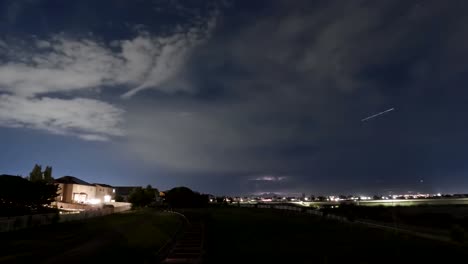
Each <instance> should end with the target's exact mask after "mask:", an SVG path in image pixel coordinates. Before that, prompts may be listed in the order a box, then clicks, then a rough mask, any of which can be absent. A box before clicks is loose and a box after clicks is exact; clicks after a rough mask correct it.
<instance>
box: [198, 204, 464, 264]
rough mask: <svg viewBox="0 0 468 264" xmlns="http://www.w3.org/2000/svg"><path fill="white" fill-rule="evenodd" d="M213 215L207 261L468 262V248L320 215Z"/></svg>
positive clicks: (240, 211)
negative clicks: (328, 218) (343, 221)
mask: <svg viewBox="0 0 468 264" xmlns="http://www.w3.org/2000/svg"><path fill="white" fill-rule="evenodd" d="M210 212H211V213H210V218H209V219H210V220H209V221H208V224H207V227H208V234H207V255H206V259H207V262H208V263H410V262H412V263H452V262H454V263H464V262H465V261H466V260H468V252H467V249H466V248H460V247H457V246H455V245H452V244H445V243H442V242H436V241H432V240H424V239H419V238H415V237H411V236H407V235H403V234H396V233H394V232H390V231H382V230H377V229H369V228H367V227H363V226H359V225H351V224H345V223H339V222H334V221H331V220H325V219H322V218H319V217H315V216H308V215H297V214H293V213H288V212H283V211H272V210H269V209H248V208H224V209H223V208H219V209H212V210H210ZM455 260H463V261H462V262H459V261H455Z"/></svg>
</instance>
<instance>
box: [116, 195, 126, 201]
mask: <svg viewBox="0 0 468 264" xmlns="http://www.w3.org/2000/svg"><path fill="white" fill-rule="evenodd" d="M115 201H116V202H125V199H124V197H123V196H122V195H120V194H116V195H115Z"/></svg>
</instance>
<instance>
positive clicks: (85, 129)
mask: <svg viewBox="0 0 468 264" xmlns="http://www.w3.org/2000/svg"><path fill="white" fill-rule="evenodd" d="M123 113H124V112H123V110H121V109H119V108H117V107H115V106H113V105H111V104H108V103H105V102H101V101H97V100H92V99H84V98H75V99H71V100H65V99H57V98H48V97H42V98H35V99H31V98H24V97H19V96H14V95H6V94H4V95H1V96H0V126H5V127H25V128H32V129H38V130H43V131H47V132H50V133H54V134H63V135H69V134H71V135H75V136H78V137H79V138H81V139H84V140H92V141H106V140H108V139H109V137H111V136H122V135H124V131H123V130H122V129H121V128H120V127H119V126H120V123H121V122H122V115H123Z"/></svg>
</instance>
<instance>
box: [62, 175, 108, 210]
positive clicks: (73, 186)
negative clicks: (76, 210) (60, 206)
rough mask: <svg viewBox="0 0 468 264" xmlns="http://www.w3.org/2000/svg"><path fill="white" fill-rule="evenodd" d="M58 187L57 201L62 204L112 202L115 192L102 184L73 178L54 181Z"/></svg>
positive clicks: (66, 177)
mask: <svg viewBox="0 0 468 264" xmlns="http://www.w3.org/2000/svg"><path fill="white" fill-rule="evenodd" d="M54 183H55V184H57V185H58V186H59V191H58V196H57V201H58V202H63V203H85V204H99V203H102V202H111V201H112V200H114V196H115V194H114V193H115V190H114V188H113V187H112V186H110V185H107V184H102V183H95V184H91V183H88V182H86V181H83V180H81V179H78V178H76V177H73V176H64V177H61V178H58V179H56V180H55V181H54Z"/></svg>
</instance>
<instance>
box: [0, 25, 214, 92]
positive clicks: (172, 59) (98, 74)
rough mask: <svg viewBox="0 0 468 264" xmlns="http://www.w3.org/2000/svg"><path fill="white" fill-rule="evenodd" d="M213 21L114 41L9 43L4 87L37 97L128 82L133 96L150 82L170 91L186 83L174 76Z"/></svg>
mask: <svg viewBox="0 0 468 264" xmlns="http://www.w3.org/2000/svg"><path fill="white" fill-rule="evenodd" d="M212 21H214V19H212V20H210V21H208V22H207V23H206V24H205V25H204V26H201V27H196V26H193V27H190V28H187V29H179V30H178V31H177V32H174V33H173V34H166V35H163V36H153V35H151V34H149V33H148V32H139V33H138V35H137V36H136V37H135V38H133V39H129V40H120V41H113V42H112V45H110V44H109V45H106V44H105V43H102V42H99V41H97V40H94V39H89V38H85V39H73V38H70V37H65V36H64V35H55V36H53V37H51V38H50V39H39V40H36V41H35V46H33V47H29V48H28V47H26V46H21V47H15V44H16V43H9V46H8V48H7V49H5V50H4V51H3V53H4V54H3V55H6V56H7V57H8V60H7V61H4V62H3V63H1V64H0V91H4V92H8V93H12V94H15V95H19V96H26V97H34V96H36V95H41V94H46V93H52V92H70V91H77V90H90V89H97V88H101V87H104V86H105V87H114V86H122V85H124V86H126V87H129V88H130V91H129V92H127V93H125V94H124V95H123V97H125V98H128V97H131V96H132V95H134V94H136V93H137V92H139V91H141V90H143V89H148V88H154V89H159V90H161V91H163V92H169V93H170V92H174V91H177V90H178V89H186V87H183V88H181V87H180V86H171V85H170V84H168V82H170V81H171V80H174V79H175V78H176V77H177V74H178V73H180V72H181V70H182V69H183V68H184V66H185V63H186V62H187V60H188V59H189V57H190V54H191V52H192V50H193V49H194V48H195V47H196V46H197V45H198V44H200V43H202V42H203V41H204V40H205V39H206V38H207V37H208V36H209V32H210V31H211V30H212V27H213V25H214V24H213V23H214V22H212Z"/></svg>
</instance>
